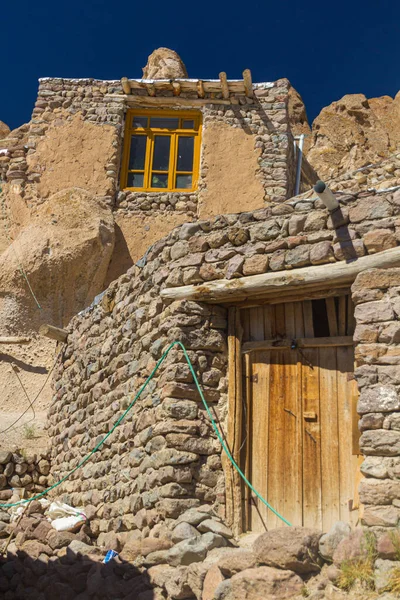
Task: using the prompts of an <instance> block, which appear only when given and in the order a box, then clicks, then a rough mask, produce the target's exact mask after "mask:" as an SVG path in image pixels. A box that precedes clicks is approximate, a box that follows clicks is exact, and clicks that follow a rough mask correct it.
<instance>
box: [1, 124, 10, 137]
mask: <svg viewBox="0 0 400 600" xmlns="http://www.w3.org/2000/svg"><path fill="white" fill-rule="evenodd" d="M9 133H10V128H9V126H8V125H6V124H5V123H3V121H0V140H2V139H3V138H5V137H6V136H7V135H8V134H9Z"/></svg>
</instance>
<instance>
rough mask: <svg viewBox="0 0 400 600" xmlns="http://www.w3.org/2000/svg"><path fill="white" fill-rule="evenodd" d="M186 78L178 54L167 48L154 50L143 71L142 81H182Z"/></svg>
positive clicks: (184, 68) (183, 66)
mask: <svg viewBox="0 0 400 600" xmlns="http://www.w3.org/2000/svg"><path fill="white" fill-rule="evenodd" d="M187 76H188V74H187V71H186V67H185V65H184V64H183V62H182V60H181V58H180V56H179V54H177V53H176V52H174V50H170V49H169V48H157V49H156V50H154V52H152V53H151V54H150V56H149V58H148V60H147V65H146V66H145V67H144V69H143V79H182V78H185V77H187Z"/></svg>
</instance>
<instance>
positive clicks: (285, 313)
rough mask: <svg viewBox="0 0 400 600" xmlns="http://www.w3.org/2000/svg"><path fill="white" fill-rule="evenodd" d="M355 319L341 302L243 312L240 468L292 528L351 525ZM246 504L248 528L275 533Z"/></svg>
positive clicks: (254, 504)
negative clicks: (243, 437)
mask: <svg viewBox="0 0 400 600" xmlns="http://www.w3.org/2000/svg"><path fill="white" fill-rule="evenodd" d="M352 311H353V309H352V306H351V303H350V301H349V299H348V298H347V297H346V296H343V297H341V298H337V299H334V298H330V299H326V301H325V300H323V301H322V303H321V301H318V303H317V304H314V306H313V304H312V301H304V302H296V303H293V302H291V303H282V304H279V305H278V304H277V305H274V306H273V305H267V306H264V307H259V308H252V309H245V310H242V326H243V345H242V348H243V353H244V369H243V371H244V376H245V381H246V385H245V386H244V387H245V390H246V407H247V415H246V416H247V419H246V434H247V436H246V440H247V457H246V469H247V473H248V476H249V479H250V481H251V482H252V484H253V486H254V487H255V489H257V490H258V491H259V492H260V493H261V494H262V495H263V496H264V497H265V498H266V499H267V500H268V502H269V503H270V504H271V505H272V506H273V507H274V508H275V509H276V510H278V511H279V512H280V513H281V514H282V515H283V516H284V517H285V518H286V519H287V520H288V521H290V522H291V523H292V524H293V525H304V526H307V527H316V528H320V529H323V530H324V531H326V530H327V529H329V527H330V526H331V525H332V524H333V523H334V522H335V521H338V520H344V521H348V522H354V517H355V515H354V514H351V513H352V510H351V509H352V508H353V504H354V503H353V502H352V501H353V499H354V491H355V475H356V469H357V457H356V456H355V455H354V454H353V452H357V450H355V448H354V439H353V437H354V436H353V424H354V406H355V402H356V385H355V382H354V377H353V370H354V352H353V341H352V336H351V335H348V334H349V332H352V330H353V327H354V324H353V317H352V315H353V312H352ZM324 320H325V322H323V321H324ZM326 333H328V334H330V333H331V335H321V334H326ZM246 502H247V506H246V514H247V529H250V530H252V531H264V530H265V529H266V528H267V529H271V528H274V527H278V526H280V525H282V522H281V521H280V520H279V519H278V517H276V516H275V515H274V514H273V513H272V512H271V511H269V510H268V508H267V507H266V506H265V505H264V504H262V503H261V502H260V500H259V499H257V498H256V497H255V496H254V495H253V494H248V495H247V499H246Z"/></svg>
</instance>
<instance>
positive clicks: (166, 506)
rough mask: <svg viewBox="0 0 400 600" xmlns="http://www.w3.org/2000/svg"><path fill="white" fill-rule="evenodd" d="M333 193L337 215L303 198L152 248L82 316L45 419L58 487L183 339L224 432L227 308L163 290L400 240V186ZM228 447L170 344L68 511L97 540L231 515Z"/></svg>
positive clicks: (78, 484)
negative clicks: (205, 515) (187, 515)
mask: <svg viewBox="0 0 400 600" xmlns="http://www.w3.org/2000/svg"><path fill="white" fill-rule="evenodd" d="M338 197H339V198H340V202H341V211H340V213H338V214H337V216H336V217H335V218H334V220H333V219H332V216H330V215H329V214H328V211H327V210H326V209H325V208H323V206H322V203H321V202H320V201H319V200H318V199H316V198H313V199H308V200H304V199H302V198H298V199H295V200H293V201H287V202H286V203H284V204H282V203H276V204H273V205H272V206H270V207H268V208H267V209H261V210H259V211H255V212H252V213H241V214H236V215H225V216H219V217H216V218H214V219H211V220H204V221H200V222H197V223H187V224H184V225H182V226H180V227H177V228H175V229H174V230H173V231H172V232H171V233H170V234H169V235H168V236H167V237H166V238H164V239H162V240H160V241H159V242H157V243H156V244H154V245H153V246H152V247H151V248H150V249H149V251H148V253H147V254H146V257H145V258H144V259H143V261H141V263H140V264H141V267H139V266H135V267H133V268H131V269H130V270H129V271H128V272H127V274H126V275H123V276H122V277H120V278H119V279H118V280H117V281H115V282H114V283H113V284H111V286H110V287H109V288H108V290H107V293H106V295H105V296H104V297H103V299H102V300H101V301H100V302H98V303H97V304H95V305H94V306H92V307H90V308H89V309H87V310H86V311H84V312H83V313H81V314H80V315H78V316H77V317H75V318H74V319H73V320H72V321H71V323H70V325H69V331H70V335H69V338H68V343H67V345H66V348H65V353H64V357H63V360H62V361H61V363H60V364H59V366H58V369H57V371H56V373H55V396H54V400H53V403H52V407H51V409H50V411H49V434H50V437H51V441H52V455H51V462H52V470H51V474H52V477H53V479H54V481H55V480H57V479H59V478H60V477H62V476H63V475H65V474H66V473H67V472H68V471H69V470H71V469H72V468H74V467H75V466H76V464H77V463H78V461H79V460H80V459H81V458H83V456H85V454H86V453H87V452H88V451H89V450H91V449H92V448H94V446H95V444H96V443H98V441H99V440H100V439H101V437H102V436H104V435H105V434H106V433H107V432H108V431H109V430H110V428H111V427H112V425H113V423H115V421H116V419H117V418H118V417H119V416H120V415H121V414H122V412H123V411H124V410H125V409H126V407H127V406H128V404H129V402H130V400H131V397H132V393H134V392H135V391H137V390H138V389H139V387H140V385H141V384H142V383H143V382H144V380H145V378H146V377H147V376H148V375H149V374H150V372H151V371H152V369H153V368H154V365H155V362H156V361H157V360H158V359H159V358H160V356H161V355H162V352H163V351H164V350H165V349H166V347H167V346H168V344H169V343H171V342H173V341H175V340H181V341H182V342H183V343H184V344H185V346H186V347H187V348H188V351H189V353H190V357H191V359H192V361H193V364H194V366H195V369H196V372H197V373H198V375H199V378H200V381H201V382H202V384H203V386H204V390H205V393H206V398H207V399H208V401H209V402H210V404H211V406H212V408H213V410H214V411H215V415H216V417H217V418H218V419H219V422H220V423H221V426H222V428H223V430H225V424H226V392H227V348H226V335H227V322H226V309H225V308H224V307H222V306H213V305H206V304H201V303H198V302H188V301H182V302H181V301H177V302H173V303H168V302H167V301H163V300H162V299H161V298H160V291H161V289H163V288H164V287H167V286H168V287H171V286H179V285H182V284H188V283H201V282H203V281H210V280H214V279H220V278H222V277H227V278H235V277H239V276H246V275H252V274H256V273H262V272H266V271H283V270H286V269H293V268H297V267H303V266H307V265H312V264H316V265H317V264H327V265H329V263H332V262H335V261H340V260H344V259H349V258H357V256H363V255H365V254H368V253H375V252H380V251H382V250H385V249H387V248H391V247H394V246H396V245H397V244H398V243H399V239H400V238H399V235H400V229H399V228H400V223H399V216H398V215H399V214H400V193H399V192H396V193H390V192H388V193H385V194H375V195H374V194H372V193H371V192H369V193H368V194H366V193H365V192H361V193H360V194H358V195H344V194H342V195H338ZM374 300H375V299H374ZM365 301H366V300H365V294H362V295H361V296H360V298H358V297H357V296H356V295H355V302H356V304H357V309H356V310H357V311H360V310H362V306H363V305H362V304H360V302H365ZM390 314H391V315H392V313H390ZM393 315H394V313H393ZM357 318H358V317H357ZM393 319H394V317H393ZM360 331H361V330H360V327H358V332H357V336H359V335H361V333H360ZM357 341H359V340H358V338H357ZM362 347H363V346H362V345H360V346H359V347H358V352H359V353H360V352H361V350H362ZM366 360H369V359H366ZM360 385H361V386H362V381H361V383H360ZM220 452H221V450H220V447H219V445H218V443H217V440H216V439H215V436H214V434H213V432H212V430H211V426H210V423H209V420H208V417H207V415H206V414H205V410H204V408H203V407H202V405H201V403H200V399H199V396H198V393H197V391H196V389H195V387H194V385H193V382H192V379H191V375H190V373H189V370H188V367H187V365H186V364H185V361H184V357H183V355H182V352H181V351H180V350H177V349H175V350H173V351H172V352H171V354H170V355H169V358H168V360H167V361H166V362H165V363H164V366H163V367H162V369H160V371H159V372H158V373H157V375H156V377H155V378H154V379H153V380H152V382H151V384H150V385H149V387H148V388H147V390H146V392H145V394H144V397H142V398H141V399H140V400H139V401H138V404H137V405H136V407H135V408H134V409H133V411H132V412H131V413H130V415H129V418H128V419H127V421H126V422H125V423H124V424H123V425H121V426H120V427H119V428H118V429H117V430H116V431H115V432H114V434H113V436H112V437H110V439H109V441H107V444H106V445H105V447H103V449H102V450H101V451H100V452H98V453H96V454H95V455H94V456H93V458H92V459H91V460H90V461H89V462H88V463H87V465H85V466H84V468H82V469H81V470H80V471H78V472H76V473H75V474H74V475H73V476H72V477H71V478H70V479H69V480H68V481H67V482H66V483H65V484H63V486H62V487H61V491H62V492H63V494H65V500H66V501H68V502H70V503H72V504H73V505H85V506H88V505H90V506H92V507H93V509H92V510H93V512H94V514H95V515H96V519H95V525H94V527H95V529H96V528H97V531H98V533H101V532H103V533H106V532H108V531H111V530H113V531H125V530H131V529H137V531H138V536H147V535H149V534H150V533H151V532H153V533H152V535H157V533H158V532H159V531H160V530H162V528H163V527H166V526H170V525H171V522H172V521H174V520H175V519H177V518H178V517H179V515H180V514H181V513H182V512H183V511H184V510H186V509H188V508H189V507H191V506H196V505H199V504H204V503H209V504H212V505H213V506H214V508H215V509H216V511H217V512H218V513H219V514H220V515H221V516H223V513H224V477H223V472H222V467H221V455H220ZM396 494H397V492H396ZM396 497H398V498H400V490H399V494H398V496H396ZM363 498H364V497H363ZM367 504H368V502H367ZM139 511H140V517H136V516H135V515H136V514H137V513H138V512H139ZM153 530H154V531H153Z"/></svg>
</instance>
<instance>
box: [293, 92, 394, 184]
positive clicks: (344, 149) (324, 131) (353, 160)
mask: <svg viewBox="0 0 400 600" xmlns="http://www.w3.org/2000/svg"><path fill="white" fill-rule="evenodd" d="M300 101H301V98H300ZM299 106H300V102H299V100H297V103H294V107H295V109H294V110H293V111H292V115H293V119H294V122H295V126H294V131H295V133H307V131H306V127H305V126H304V125H303V129H304V130H303V131H302V130H301V118H300V117H301V111H299ZM296 107H297V108H296ZM297 115H299V116H298V117H297ZM399 148H400V92H399V93H398V94H397V95H396V97H395V98H394V99H393V98H391V97H390V96H382V97H380V98H372V99H367V98H366V97H365V96H364V95H363V94H348V95H346V96H343V98H341V99H340V100H338V101H336V102H332V104H330V105H329V106H327V107H326V108H323V109H322V111H321V112H320V114H319V115H318V117H317V118H316V119H315V120H314V122H313V124H312V129H311V133H310V138H309V142H308V143H307V144H306V145H305V154H306V156H307V160H308V161H309V163H310V164H311V165H312V166H313V167H314V169H315V170H316V171H317V173H318V175H319V176H320V177H321V178H322V179H330V178H332V177H337V176H338V175H341V174H343V173H346V172H347V171H352V170H354V169H358V168H360V167H363V166H366V165H368V164H371V163H377V162H380V161H381V160H382V159H383V158H387V157H388V156H390V155H391V154H393V152H395V151H396V149H399Z"/></svg>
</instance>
